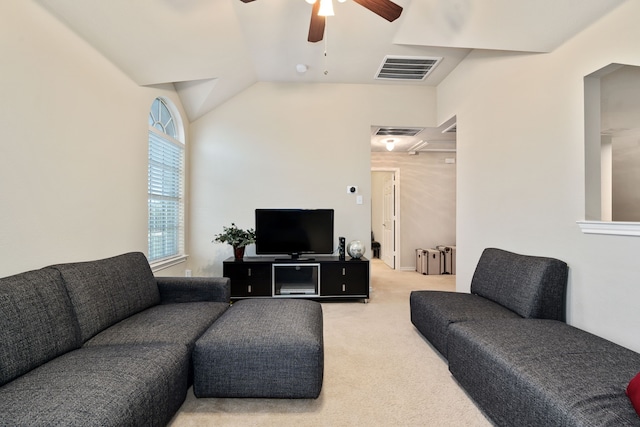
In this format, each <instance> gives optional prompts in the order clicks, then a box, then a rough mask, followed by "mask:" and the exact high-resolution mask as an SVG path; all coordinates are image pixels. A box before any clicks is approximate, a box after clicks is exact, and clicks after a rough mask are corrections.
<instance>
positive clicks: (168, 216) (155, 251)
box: [148, 98, 184, 263]
mask: <svg viewBox="0 0 640 427" xmlns="http://www.w3.org/2000/svg"><path fill="white" fill-rule="evenodd" d="M172 110H173V111H172ZM183 135H184V132H183V129H182V124H181V121H180V116H179V115H178V113H177V111H176V110H175V108H173V105H171V104H170V103H169V101H167V100H165V99H162V98H156V99H155V100H154V101H153V104H152V105H151V110H150V111H149V169H148V194H149V197H148V202H149V226H148V238H149V261H150V262H152V263H153V262H158V261H160V260H169V259H172V258H175V257H181V256H183V255H184V142H183V139H184V137H183Z"/></svg>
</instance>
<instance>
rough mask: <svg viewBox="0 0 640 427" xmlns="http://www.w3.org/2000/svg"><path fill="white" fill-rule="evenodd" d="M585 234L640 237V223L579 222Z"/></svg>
mask: <svg viewBox="0 0 640 427" xmlns="http://www.w3.org/2000/svg"><path fill="white" fill-rule="evenodd" d="M577 224H578V226H579V227H580V229H581V230H582V232H583V233H584V234H607V235H610V236H611V235H613V236H640V222H611V221H577Z"/></svg>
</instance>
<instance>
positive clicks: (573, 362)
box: [448, 319, 640, 427]
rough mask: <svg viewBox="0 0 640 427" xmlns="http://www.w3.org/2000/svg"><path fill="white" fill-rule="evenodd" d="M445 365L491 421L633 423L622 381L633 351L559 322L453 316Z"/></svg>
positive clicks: (638, 361) (632, 367)
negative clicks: (456, 320) (457, 320)
mask: <svg viewBox="0 0 640 427" xmlns="http://www.w3.org/2000/svg"><path fill="white" fill-rule="evenodd" d="M448 354H449V370H450V371H451V373H452V374H453V376H454V377H455V378H456V380H457V381H458V382H459V384H460V385H461V386H462V387H463V388H464V389H465V390H466V391H467V393H469V395H470V396H471V397H472V398H473V399H474V400H475V401H476V402H477V403H478V404H479V406H480V407H481V408H482V410H483V411H484V412H485V413H486V414H487V415H488V416H489V417H490V418H491V419H492V421H494V422H495V424H496V425H498V426H515V425H517V426H534V425H535V426H538V425H539V426H543V425H544V426H547V425H548V426H551V425H553V426H556V425H557V426H560V425H561V426H576V427H577V426H581V427H582V426H637V425H638V424H639V423H640V419H638V415H637V414H636V412H635V411H634V409H633V407H632V405H631V403H630V402H629V399H628V398H627V396H626V395H625V392H624V390H625V387H626V386H627V383H628V382H629V378H631V377H632V376H633V375H634V374H635V373H637V372H638V371H639V370H640V354H638V353H635V352H633V351H631V350H629V349H626V348H624V347H621V346H619V345H617V344H614V343H612V342H610V341H607V340H605V339H603V338H600V337H597V336H595V335H593V334H590V333H588V332H585V331H582V330H580V329H577V328H574V327H572V326H569V325H567V324H565V323H563V322H559V321H554V320H540V319H499V320H488V321H476V322H461V323H456V324H454V325H451V328H450V331H449V347H448Z"/></svg>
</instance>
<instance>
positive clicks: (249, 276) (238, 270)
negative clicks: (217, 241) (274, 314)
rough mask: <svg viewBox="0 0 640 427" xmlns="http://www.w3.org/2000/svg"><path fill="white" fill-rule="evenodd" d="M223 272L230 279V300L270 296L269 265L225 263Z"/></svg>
mask: <svg viewBox="0 0 640 427" xmlns="http://www.w3.org/2000/svg"><path fill="white" fill-rule="evenodd" d="M223 271H224V273H223V275H224V276H225V277H228V278H229V279H231V298H244V297H270V296H271V264H264V263H243V262H229V263H227V262H225V263H224V265H223Z"/></svg>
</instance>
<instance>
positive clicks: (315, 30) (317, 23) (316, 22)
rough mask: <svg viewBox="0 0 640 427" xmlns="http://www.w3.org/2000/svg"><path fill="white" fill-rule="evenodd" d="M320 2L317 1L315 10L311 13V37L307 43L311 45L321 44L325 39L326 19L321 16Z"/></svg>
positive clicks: (314, 5)
mask: <svg viewBox="0 0 640 427" xmlns="http://www.w3.org/2000/svg"><path fill="white" fill-rule="evenodd" d="M319 10H320V2H319V1H317V2H315V3H314V4H313V10H312V11H311V22H310V23H309V37H308V38H307V41H310V42H311V43H316V42H319V41H320V40H322V39H323V38H324V24H325V22H326V21H325V17H324V16H319V15H318V11H319Z"/></svg>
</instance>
